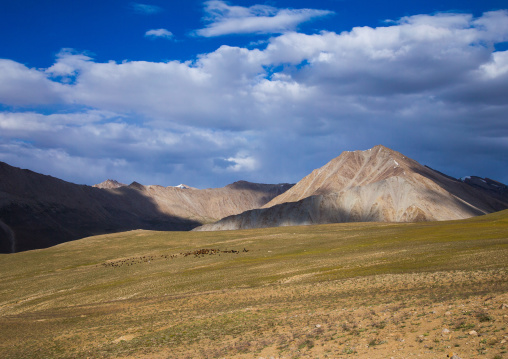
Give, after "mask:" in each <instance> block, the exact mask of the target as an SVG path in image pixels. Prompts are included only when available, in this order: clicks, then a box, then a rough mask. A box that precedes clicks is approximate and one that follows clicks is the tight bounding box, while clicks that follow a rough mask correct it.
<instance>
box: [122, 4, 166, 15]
mask: <svg viewBox="0 0 508 359" xmlns="http://www.w3.org/2000/svg"><path fill="white" fill-rule="evenodd" d="M130 5H131V8H132V9H133V10H134V11H135V12H137V13H138V14H145V15H151V14H157V13H159V12H161V11H162V10H163V9H162V8H161V7H160V6H157V5H148V4H140V3H135V2H132V3H131V4H130Z"/></svg>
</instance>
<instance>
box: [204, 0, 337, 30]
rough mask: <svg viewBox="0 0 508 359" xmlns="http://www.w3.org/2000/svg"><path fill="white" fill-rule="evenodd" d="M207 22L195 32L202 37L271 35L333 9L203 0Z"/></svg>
mask: <svg viewBox="0 0 508 359" xmlns="http://www.w3.org/2000/svg"><path fill="white" fill-rule="evenodd" d="M205 12H206V14H207V16H206V18H205V19H206V20H207V21H208V22H210V23H209V24H208V25H207V26H206V27H205V28H204V29H200V30H197V31H196V34H197V35H199V36H204V37H213V36H221V35H228V34H255V33H260V34H272V33H284V32H287V31H292V30H294V29H295V28H296V27H297V26H298V25H299V24H301V23H303V22H306V21H309V20H311V19H314V18H317V17H322V16H326V15H330V14H332V13H333V12H331V11H327V10H314V9H277V8H274V7H272V6H267V5H254V6H251V7H243V6H231V5H228V4H227V3H226V2H225V1H221V0H212V1H206V2H205Z"/></svg>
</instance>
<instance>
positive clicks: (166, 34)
mask: <svg viewBox="0 0 508 359" xmlns="http://www.w3.org/2000/svg"><path fill="white" fill-rule="evenodd" d="M145 36H146V37H151V38H158V37H161V38H165V39H171V38H172V37H173V33H172V32H171V31H169V30H166V29H152V30H148V31H147V32H146V33H145Z"/></svg>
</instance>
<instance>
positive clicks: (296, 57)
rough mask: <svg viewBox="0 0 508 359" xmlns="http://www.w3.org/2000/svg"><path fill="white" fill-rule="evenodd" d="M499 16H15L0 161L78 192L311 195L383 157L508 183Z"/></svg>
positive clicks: (157, 9)
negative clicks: (376, 150)
mask: <svg viewBox="0 0 508 359" xmlns="http://www.w3.org/2000/svg"><path fill="white" fill-rule="evenodd" d="M507 9H508V5H507V4H506V1H505V0H503V1H499V0H482V1H478V0H460V1H459V0H439V1H435V0H426V1H400V0H397V1H395V0H385V1H375V0H314V1H303V0H292V1H288V0H281V1H278V0H271V1H262V0H258V1H247V0H245V1H241V0H235V1H221V0H209V1H202V0H201V1H198V0H166V1H162V0H153V1H149V0H146V1H144V0H143V1H139V2H138V1H129V0H73V1H68V0H46V1H40V0H16V1H11V0H0V161H3V162H6V163H8V164H10V165H12V166H16V167H21V168H28V169H30V170H33V171H35V172H39V173H43V174H47V175H51V176H54V177H58V178H61V179H64V180H66V181H70V182H74V183H78V184H88V185H93V184H96V183H99V182H102V181H104V180H106V179H108V178H111V179H116V180H118V181H120V182H123V183H126V184H129V183H131V182H133V181H137V182H139V183H142V184H145V185H150V184H158V185H162V186H176V185H178V184H180V183H184V184H186V185H189V186H193V187H197V188H210V187H222V186H225V185H227V184H229V183H232V182H234V181H238V180H247V181H251V182H260V183H283V182H289V183H295V182H297V181H299V180H300V179H301V178H303V177H304V176H306V175H307V174H309V173H310V172H311V171H312V170H314V169H316V168H319V167H321V166H323V165H324V164H326V163H327V162H328V161H330V160H331V159H333V158H335V157H337V156H339V155H340V154H341V152H343V151H354V150H366V149H369V148H371V147H373V146H376V145H379V144H382V145H384V146H387V147H389V148H391V149H393V150H396V151H399V152H401V153H403V154H404V155H406V156H408V157H411V158H413V159H415V160H417V161H418V162H420V163H422V164H424V165H428V166H430V167H432V168H434V169H437V170H439V171H441V172H444V173H446V174H448V175H451V176H454V177H456V178H458V177H463V176H468V175H476V176H481V177H489V178H492V179H495V180H498V181H501V182H503V183H508V170H507V169H508V10H507Z"/></svg>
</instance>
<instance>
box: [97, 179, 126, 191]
mask: <svg viewBox="0 0 508 359" xmlns="http://www.w3.org/2000/svg"><path fill="white" fill-rule="evenodd" d="M124 186H127V185H126V184H124V183H120V182H118V181H117V180H112V179H107V180H105V181H104V182H101V183H99V184H96V185H93V187H95V188H107V189H112V188H119V187H124Z"/></svg>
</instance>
